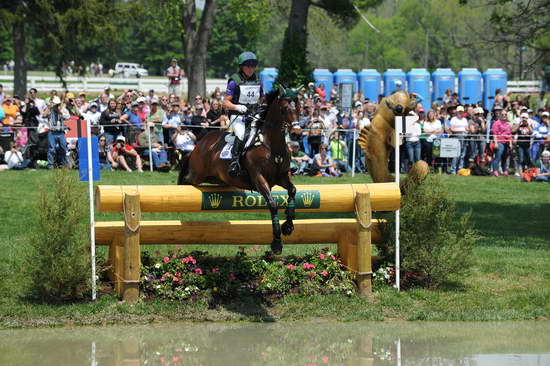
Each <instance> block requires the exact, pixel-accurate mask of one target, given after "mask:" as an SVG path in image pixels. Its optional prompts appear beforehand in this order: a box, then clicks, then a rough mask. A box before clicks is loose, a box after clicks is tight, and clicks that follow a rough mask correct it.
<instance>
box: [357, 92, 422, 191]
mask: <svg viewBox="0 0 550 366" xmlns="http://www.w3.org/2000/svg"><path fill="white" fill-rule="evenodd" d="M417 104H418V99H417V98H416V97H415V96H414V94H409V93H407V92H406V91H404V90H398V91H396V92H394V93H392V94H391V95H389V96H387V97H385V98H383V99H382V100H381V101H380V103H379V105H378V108H377V110H376V113H375V115H374V118H373V119H372V123H371V124H370V125H369V126H366V127H364V128H363V129H362V130H361V133H360V135H359V138H358V141H359V145H360V146H361V148H362V149H363V150H364V151H365V160H366V163H367V168H368V172H369V174H370V175H371V177H372V180H373V182H375V183H382V182H394V181H395V179H394V177H393V176H392V175H391V174H390V171H389V169H388V160H389V155H390V153H391V151H392V150H393V149H394V148H395V146H396V141H395V117H396V116H406V115H407V114H409V112H410V111H412V110H414V108H415V107H416V105H417ZM428 172H429V167H428V164H426V162H425V161H423V160H420V161H417V162H416V163H415V164H414V165H413V166H412V167H411V169H410V170H409V175H408V177H407V179H405V180H403V181H402V183H401V191H402V193H405V192H406V190H407V186H408V185H409V184H411V183H412V182H417V183H419V182H421V181H422V180H424V178H425V177H426V176H427V175H428Z"/></svg>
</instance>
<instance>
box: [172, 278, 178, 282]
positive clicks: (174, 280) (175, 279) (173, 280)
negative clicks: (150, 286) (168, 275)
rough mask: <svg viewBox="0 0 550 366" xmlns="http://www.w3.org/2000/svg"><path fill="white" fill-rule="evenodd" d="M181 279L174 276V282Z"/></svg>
mask: <svg viewBox="0 0 550 366" xmlns="http://www.w3.org/2000/svg"><path fill="white" fill-rule="evenodd" d="M179 281H180V279H179V278H177V277H174V278H172V282H179Z"/></svg>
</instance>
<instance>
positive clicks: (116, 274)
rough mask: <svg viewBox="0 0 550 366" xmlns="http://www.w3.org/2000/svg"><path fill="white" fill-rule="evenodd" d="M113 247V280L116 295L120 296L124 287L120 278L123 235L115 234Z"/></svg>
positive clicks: (121, 272) (122, 273)
mask: <svg viewBox="0 0 550 366" xmlns="http://www.w3.org/2000/svg"><path fill="white" fill-rule="evenodd" d="M112 247H113V262H112V266H113V281H114V284H115V292H116V294H117V295H118V297H122V289H123V288H124V285H123V282H122V280H123V279H124V237H123V236H121V235H120V236H119V235H117V236H116V237H115V239H114V241H113V244H112Z"/></svg>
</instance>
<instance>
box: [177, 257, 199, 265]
mask: <svg viewBox="0 0 550 366" xmlns="http://www.w3.org/2000/svg"><path fill="white" fill-rule="evenodd" d="M181 263H191V264H197V261H196V260H195V258H193V257H192V256H187V257H185V258H182V259H181Z"/></svg>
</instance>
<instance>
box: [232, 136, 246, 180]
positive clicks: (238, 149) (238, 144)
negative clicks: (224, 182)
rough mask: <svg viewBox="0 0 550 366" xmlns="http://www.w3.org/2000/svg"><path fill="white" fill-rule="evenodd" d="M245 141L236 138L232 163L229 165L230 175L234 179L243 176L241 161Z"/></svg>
mask: <svg viewBox="0 0 550 366" xmlns="http://www.w3.org/2000/svg"><path fill="white" fill-rule="evenodd" d="M243 147H244V141H241V140H240V139H239V138H238V137H237V136H235V141H234V142H233V149H232V150H231V155H232V157H231V163H230V164H229V175H231V176H232V177H237V176H239V175H240V174H241V165H240V164H239V160H240V158H241V154H242V152H243Z"/></svg>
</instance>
